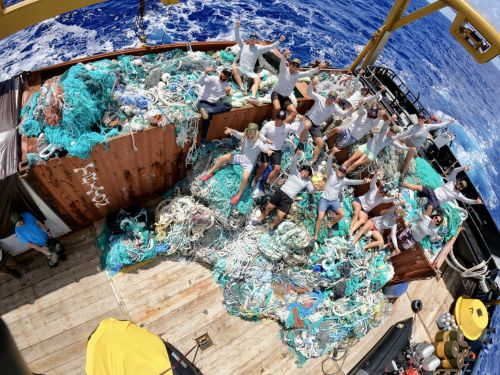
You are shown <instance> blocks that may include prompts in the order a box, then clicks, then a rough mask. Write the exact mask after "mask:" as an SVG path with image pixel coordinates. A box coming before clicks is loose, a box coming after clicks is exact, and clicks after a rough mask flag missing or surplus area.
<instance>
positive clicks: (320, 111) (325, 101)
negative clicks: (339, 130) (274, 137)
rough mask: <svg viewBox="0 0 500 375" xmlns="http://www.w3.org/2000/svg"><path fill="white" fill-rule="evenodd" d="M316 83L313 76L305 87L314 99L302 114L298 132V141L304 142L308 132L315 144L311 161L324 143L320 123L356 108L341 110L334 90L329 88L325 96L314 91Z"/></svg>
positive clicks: (342, 116)
mask: <svg viewBox="0 0 500 375" xmlns="http://www.w3.org/2000/svg"><path fill="white" fill-rule="evenodd" d="M318 84H319V80H318V78H317V77H315V78H314V79H313V80H312V82H311V83H310V84H309V86H308V87H307V95H309V96H310V97H311V98H312V99H313V100H314V105H313V106H312V108H311V109H310V110H309V111H308V112H307V113H306V114H305V116H304V120H303V130H302V132H301V134H300V143H302V142H304V139H305V138H306V135H307V132H309V133H310V134H311V137H312V138H313V140H314V142H315V144H316V145H315V147H314V152H313V157H312V163H315V162H316V160H317V159H318V156H319V153H320V152H321V149H322V148H323V146H324V144H325V141H324V139H323V134H322V132H321V128H320V126H321V124H322V123H323V122H324V121H325V120H327V119H328V118H329V117H331V116H332V115H333V116H337V117H340V118H345V117H347V116H348V115H350V114H351V113H352V112H353V111H354V110H355V109H356V107H351V108H350V109H349V110H347V111H344V110H342V109H341V107H340V106H339V103H340V98H339V96H338V94H337V92H336V91H334V90H331V91H330V92H329V93H328V96H327V97H326V98H325V97H323V96H321V95H320V94H318V93H316V92H314V88H315V87H316V86H317V85H318Z"/></svg>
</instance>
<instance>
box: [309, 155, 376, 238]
mask: <svg viewBox="0 0 500 375" xmlns="http://www.w3.org/2000/svg"><path fill="white" fill-rule="evenodd" d="M337 151H338V149H336V148H335V147H334V148H332V149H331V150H330V155H329V156H328V161H327V163H326V173H327V181H326V184H325V188H324V190H323V194H321V199H320V201H319V204H318V217H317V218H316V226H315V228H314V239H313V240H312V241H311V243H314V241H316V240H317V239H318V235H319V231H320V229H321V225H322V224H323V219H324V218H325V215H326V211H328V210H331V211H333V212H334V215H333V216H332V218H331V219H330V222H329V223H328V228H330V229H331V228H332V227H333V226H334V225H335V224H337V223H338V222H339V221H340V220H342V218H343V217H344V216H345V213H344V209H343V208H342V202H341V195H342V188H343V187H344V186H350V185H361V184H365V183H368V182H370V179H369V178H365V179H364V180H350V179H348V178H346V177H345V175H346V171H345V169H344V168H342V167H340V168H338V169H337V170H335V171H334V170H333V154H334V153H335V152H337Z"/></svg>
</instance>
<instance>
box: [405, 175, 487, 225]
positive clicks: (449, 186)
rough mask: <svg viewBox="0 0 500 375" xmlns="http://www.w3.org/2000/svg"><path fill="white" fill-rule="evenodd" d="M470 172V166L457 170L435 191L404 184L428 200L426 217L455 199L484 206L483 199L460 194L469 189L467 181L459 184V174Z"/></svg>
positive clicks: (425, 187)
mask: <svg viewBox="0 0 500 375" xmlns="http://www.w3.org/2000/svg"><path fill="white" fill-rule="evenodd" d="M468 170H469V166H468V165H466V166H465V167H458V168H455V169H454V170H453V171H452V172H451V173H450V175H449V176H448V182H447V183H446V184H444V185H443V186H440V187H438V188H437V189H434V190H433V189H431V188H429V187H427V186H422V185H414V184H410V183H409V182H403V186H404V187H405V188H408V189H411V190H414V191H417V192H418V195H419V196H420V197H425V198H427V208H426V210H425V214H426V215H430V214H431V213H432V210H436V209H438V208H439V207H440V206H442V205H443V204H445V203H446V202H449V201H452V200H455V199H457V200H459V201H462V202H464V203H467V204H482V203H483V201H482V200H481V198H477V199H469V198H467V197H465V196H464V195H463V194H462V193H461V192H460V190H463V189H465V188H466V187H467V181H464V180H462V181H458V182H457V174H458V173H459V172H461V171H468Z"/></svg>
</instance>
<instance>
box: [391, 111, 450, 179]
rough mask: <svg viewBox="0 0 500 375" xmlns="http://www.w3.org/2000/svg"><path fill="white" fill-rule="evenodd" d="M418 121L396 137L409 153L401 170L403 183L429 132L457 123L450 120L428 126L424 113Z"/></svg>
mask: <svg viewBox="0 0 500 375" xmlns="http://www.w3.org/2000/svg"><path fill="white" fill-rule="evenodd" d="M417 119H418V121H417V123H416V124H414V125H411V126H409V127H408V129H406V130H405V131H403V132H401V133H400V134H398V135H397V136H396V139H398V140H400V141H401V142H402V143H404V144H405V145H407V146H408V152H407V154H406V158H405V161H404V164H403V169H402V170H401V181H403V180H404V178H405V176H406V173H407V172H408V168H409V167H410V162H411V159H413V158H414V157H415V156H416V155H417V150H418V148H419V147H421V146H422V145H423V144H424V142H425V140H426V139H427V135H428V134H429V132H430V131H431V130H436V129H442V128H445V127H447V126H448V125H449V124H450V123H452V122H453V121H455V120H454V119H449V120H448V121H445V122H441V123H439V124H427V123H426V121H427V118H426V117H425V115H424V114H423V113H419V114H418V115H417Z"/></svg>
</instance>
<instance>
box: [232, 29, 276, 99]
mask: <svg viewBox="0 0 500 375" xmlns="http://www.w3.org/2000/svg"><path fill="white" fill-rule="evenodd" d="M234 38H235V39H236V42H237V43H238V46H240V53H239V63H237V64H236V63H235V64H234V65H233V67H232V72H233V77H234V81H235V82H236V84H237V85H238V86H239V87H240V90H241V92H243V94H245V95H246V89H245V87H244V86H243V81H242V80H241V76H242V75H245V76H247V77H249V78H252V79H253V85H252V88H251V92H252V96H251V97H250V98H251V99H252V100H253V101H256V100H257V98H256V95H257V91H258V90H259V85H260V77H259V76H258V75H257V74H256V73H254V69H255V64H256V63H257V59H258V58H259V56H260V55H262V54H264V53H266V52H268V51H271V50H272V49H273V48H276V47H278V46H279V44H280V42H282V41H284V40H285V37H284V36H283V35H281V36H280V39H279V40H277V41H276V42H274V43H272V44H270V45H268V46H259V45H257V41H258V36H257V34H256V33H251V34H250V37H249V38H248V39H247V40H246V41H245V42H243V40H242V39H241V37H240V21H236V23H235V24H234Z"/></svg>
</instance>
